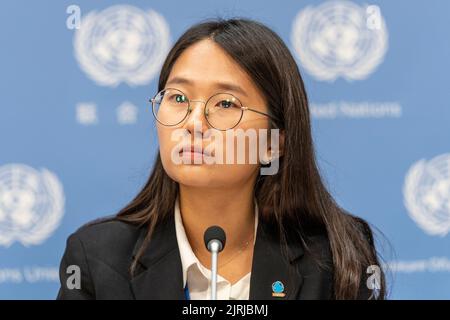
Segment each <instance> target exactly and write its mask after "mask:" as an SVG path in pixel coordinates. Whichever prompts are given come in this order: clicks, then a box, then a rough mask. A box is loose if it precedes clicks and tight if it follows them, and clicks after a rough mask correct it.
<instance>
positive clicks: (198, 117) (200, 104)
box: [183, 100, 208, 135]
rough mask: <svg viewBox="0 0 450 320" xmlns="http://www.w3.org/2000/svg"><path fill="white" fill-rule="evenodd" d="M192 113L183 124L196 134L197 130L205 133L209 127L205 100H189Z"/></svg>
mask: <svg viewBox="0 0 450 320" xmlns="http://www.w3.org/2000/svg"><path fill="white" fill-rule="evenodd" d="M189 107H190V113H189V115H188V116H187V118H186V121H185V123H184V125H183V127H184V128H185V129H187V130H188V131H190V132H191V134H194V133H195V132H198V133H201V134H202V135H203V133H204V132H205V131H206V130H207V129H208V123H207V121H206V119H205V114H204V110H205V102H204V101H202V100H190V101H189Z"/></svg>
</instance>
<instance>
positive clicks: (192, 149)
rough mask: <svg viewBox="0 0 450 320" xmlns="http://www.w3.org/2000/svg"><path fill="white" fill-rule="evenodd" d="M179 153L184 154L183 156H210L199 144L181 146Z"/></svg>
mask: <svg viewBox="0 0 450 320" xmlns="http://www.w3.org/2000/svg"><path fill="white" fill-rule="evenodd" d="M180 155H184V156H188V155H192V156H203V155H204V156H207V157H209V156H211V154H210V153H209V152H207V151H206V150H205V149H203V148H202V147H199V146H185V147H183V148H181V150H180Z"/></svg>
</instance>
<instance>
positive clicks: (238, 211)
mask: <svg viewBox="0 0 450 320" xmlns="http://www.w3.org/2000/svg"><path fill="white" fill-rule="evenodd" d="M180 212H181V217H182V220H183V226H184V229H185V232H186V236H187V238H188V240H189V243H190V245H191V248H192V251H193V252H194V254H195V255H196V256H197V258H198V259H199V260H200V262H201V263H202V264H203V265H204V266H206V267H209V265H210V261H209V259H210V253H209V252H208V251H207V250H206V247H205V244H204V240H203V235H204V233H205V230H206V229H208V228H209V227H210V226H213V225H218V226H220V227H222V228H223V230H224V231H225V234H226V237H227V240H226V246H225V249H224V250H223V251H222V252H221V254H220V256H221V259H222V261H227V260H228V259H229V258H230V257H232V256H233V255H234V254H235V253H236V252H237V251H238V250H239V249H241V248H242V246H243V245H244V244H245V243H246V242H247V241H253V235H254V227H255V224H254V223H255V203H254V196H253V185H250V186H247V187H245V186H244V187H243V188H242V187H241V188H239V189H237V188H235V189H223V188H221V189H211V188H198V187H191V186H185V185H181V184H180ZM219 265H220V263H219Z"/></svg>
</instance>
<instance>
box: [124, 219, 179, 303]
mask: <svg viewBox="0 0 450 320" xmlns="http://www.w3.org/2000/svg"><path fill="white" fill-rule="evenodd" d="M146 233H147V229H146V228H142V230H141V233H140V236H139V239H138V241H137V243H136V246H135V248H134V253H133V258H134V257H135V256H136V254H137V251H138V250H139V248H140V246H141V244H142V242H143V240H144V238H145V235H146ZM138 267H139V268H138V270H137V274H136V276H134V277H133V278H132V280H131V289H132V291H133V294H134V297H135V298H136V299H138V300H141V299H142V300H159V299H161V300H182V299H185V296H184V290H183V273H182V267H181V258H180V254H179V250H178V244H177V239H176V233H175V221H174V218H173V217H170V218H168V219H167V220H166V221H164V222H162V223H161V224H160V225H158V226H157V228H155V232H154V234H153V236H152V238H151V240H150V243H149V245H148V247H147V249H146V250H145V251H144V254H143V255H142V256H141V258H140V259H139V262H138Z"/></svg>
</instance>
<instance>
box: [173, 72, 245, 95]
mask: <svg viewBox="0 0 450 320" xmlns="http://www.w3.org/2000/svg"><path fill="white" fill-rule="evenodd" d="M169 84H185V85H190V86H193V85H194V82H193V81H192V80H189V79H187V78H183V77H173V78H172V79H170V80H169V81H167V82H166V85H169ZM213 85H214V87H216V88H217V89H219V90H225V91H234V92H236V93H240V94H242V95H244V96H246V97H248V95H247V93H246V92H245V91H244V89H242V88H241V87H240V86H238V85H236V84H233V83H229V82H214V84H213Z"/></svg>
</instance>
